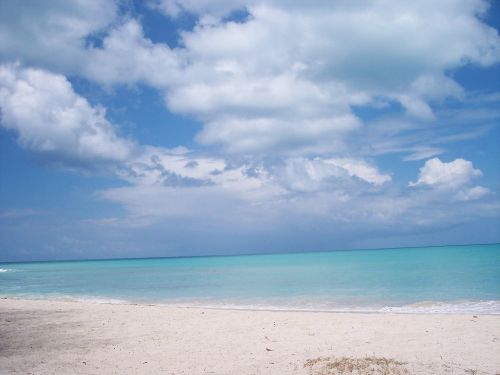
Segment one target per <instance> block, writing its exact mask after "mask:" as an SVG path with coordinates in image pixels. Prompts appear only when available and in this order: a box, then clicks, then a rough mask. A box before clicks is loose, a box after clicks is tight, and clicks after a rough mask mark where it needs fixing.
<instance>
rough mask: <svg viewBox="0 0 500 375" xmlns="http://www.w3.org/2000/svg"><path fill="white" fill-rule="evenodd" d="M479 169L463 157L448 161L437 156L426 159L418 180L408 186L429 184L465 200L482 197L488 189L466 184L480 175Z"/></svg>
mask: <svg viewBox="0 0 500 375" xmlns="http://www.w3.org/2000/svg"><path fill="white" fill-rule="evenodd" d="M482 175H483V173H482V172H481V171H480V170H479V169H474V166H473V164H472V163H471V162H470V161H468V160H464V159H455V160H453V161H451V162H449V163H446V162H442V161H441V160H440V159H439V158H433V159H430V160H427V161H426V162H425V165H424V166H423V167H422V168H420V173H419V176H418V180H417V181H415V182H410V183H409V184H408V185H409V186H410V187H415V186H429V187H432V188H435V189H437V190H440V191H445V192H448V191H450V192H452V193H453V194H454V196H455V198H456V199H458V200H462V201H467V200H474V199H479V198H481V197H483V196H484V195H486V194H488V193H489V190H488V189H487V188H485V187H482V186H474V187H470V186H468V185H469V183H470V182H471V181H472V180H473V179H474V178H476V177H480V176H482Z"/></svg>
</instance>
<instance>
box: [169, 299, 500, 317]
mask: <svg viewBox="0 0 500 375" xmlns="http://www.w3.org/2000/svg"><path fill="white" fill-rule="evenodd" d="M167 304H168V305H171V306H172V305H173V306H177V307H195V308H209V309H227V310H254V311H255V310H257V311H259V310H264V311H302V312H353V313H386V312H390V313H398V314H495V315H497V314H500V301H455V302H439V301H422V302H418V303H413V304H408V305H403V306H385V307H381V306H375V305H370V306H367V305H365V306H345V305H344V306H343V305H328V304H315V303H308V304H302V303H301V304H293V303H287V304H266V303H255V304H248V303H238V302H232V303H231V302H228V301H224V302H215V301H212V302H211V303H210V302H207V301H198V302H194V301H191V302H184V303H182V302H174V303H167Z"/></svg>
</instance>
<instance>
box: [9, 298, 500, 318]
mask: <svg viewBox="0 0 500 375" xmlns="http://www.w3.org/2000/svg"><path fill="white" fill-rule="evenodd" d="M0 300H20V301H46V302H77V303H78V302H82V303H91V304H103V305H106V304H109V305H132V306H142V305H144V306H164V307H169V308H181V309H182V308H183V309H209V310H223V311H225V310H228V311H255V312H257V311H265V312H287V313H300V312H304V313H325V314H326V313H328V314H344V313H345V314H403V315H428V314H429V315H471V314H472V315H484V316H500V311H494V312H484V311H477V310H469V311H467V310H466V311H434V310H429V308H433V307H437V306H445V305H447V306H457V305H459V304H461V303H462V304H463V303H475V304H480V303H485V304H488V303H495V304H500V301H497V300H488V301H472V300H458V301H419V302H416V303H414V304H410V305H403V306H385V307H381V308H373V309H368V308H367V309H363V308H359V309H358V308H342V307H340V308H338V309H314V308H311V309H302V308H280V307H272V306H266V307H262V308H260V307H251V306H247V305H241V307H240V306H230V305H226V306H225V305H221V306H217V305H210V304H207V305H188V304H182V303H175V302H147V301H132V300H124V299H113V298H105V297H88V298H87V297H72V296H64V297H63V296H61V297H46V296H40V297H27V296H20V297H17V296H5V295H0ZM409 306H413V307H412V308H413V309H414V310H413V311H411V310H407V311H401V309H404V308H409ZM426 308H427V309H428V310H425V309H426Z"/></svg>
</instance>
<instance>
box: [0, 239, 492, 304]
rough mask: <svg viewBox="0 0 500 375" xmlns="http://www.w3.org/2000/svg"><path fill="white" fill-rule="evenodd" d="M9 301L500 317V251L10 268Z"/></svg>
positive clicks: (6, 272) (5, 287)
mask: <svg viewBox="0 0 500 375" xmlns="http://www.w3.org/2000/svg"><path fill="white" fill-rule="evenodd" d="M0 295H2V296H9V297H20V298H21V297H22V298H64V299H65V298H70V299H90V300H94V301H104V302H105V301H114V302H121V301H128V302H147V303H170V304H177V305H183V306H205V307H230V308H252V309H286V310H326V311H345V310H349V311H399V312H471V311H474V312H485V313H500V244H494V245H473V246H445V247H422V248H400V249H381V250H356V251H334V252H324V253H300V254H276V255H274V254H273V255H252V256H222V257H194V258H161V259H126V260H93V261H68V262H36V263H35V262H33V263H2V264H0Z"/></svg>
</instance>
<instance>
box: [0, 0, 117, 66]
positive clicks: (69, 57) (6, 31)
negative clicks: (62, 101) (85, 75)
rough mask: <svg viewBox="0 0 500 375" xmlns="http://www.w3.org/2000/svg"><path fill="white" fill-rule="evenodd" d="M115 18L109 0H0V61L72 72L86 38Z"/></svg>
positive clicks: (82, 54)
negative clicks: (0, 0)
mask: <svg viewBox="0 0 500 375" xmlns="http://www.w3.org/2000/svg"><path fill="white" fill-rule="evenodd" d="M116 18H117V5H116V4H115V2H113V1H108V0H92V1H85V0H75V1H66V0H46V1H2V2H0V61H2V60H3V62H12V58H14V59H15V60H22V61H23V63H28V64H36V65H38V66H42V67H45V68H50V69H56V70H59V71H60V72H62V73H75V72H76V71H78V70H79V69H80V67H81V66H82V64H84V63H85V61H86V57H85V48H86V44H87V43H88V41H89V38H92V37H93V36H97V35H98V34H100V33H102V32H105V31H106V30H107V28H108V27H109V26H110V24H112V23H113V22H114V21H115V20H116Z"/></svg>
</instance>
